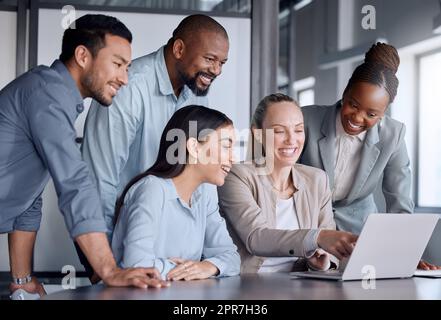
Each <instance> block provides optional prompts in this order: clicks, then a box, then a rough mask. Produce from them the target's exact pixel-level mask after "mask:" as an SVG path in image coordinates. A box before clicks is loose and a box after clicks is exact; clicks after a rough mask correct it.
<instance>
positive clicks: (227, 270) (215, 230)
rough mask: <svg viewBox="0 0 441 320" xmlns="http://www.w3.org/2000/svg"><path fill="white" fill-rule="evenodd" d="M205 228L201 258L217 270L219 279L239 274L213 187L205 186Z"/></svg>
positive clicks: (237, 263)
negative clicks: (206, 196) (206, 197)
mask: <svg viewBox="0 0 441 320" xmlns="http://www.w3.org/2000/svg"><path fill="white" fill-rule="evenodd" d="M206 190H207V195H208V202H207V204H208V205H207V226H206V229H205V241H204V251H203V258H204V261H209V262H211V263H212V264H214V265H215V266H216V267H217V269H218V270H219V274H218V276H219V277H222V276H234V275H238V274H239V272H240V256H239V253H238V252H237V247H236V246H235V245H234V243H233V240H232V239H231V236H230V234H229V233H228V230H227V226H226V223H225V220H224V219H223V218H222V217H221V216H220V214H219V201H218V196H217V190H216V187H215V186H212V185H207V186H206Z"/></svg>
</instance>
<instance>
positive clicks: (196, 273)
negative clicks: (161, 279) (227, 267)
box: [167, 258, 219, 281]
mask: <svg viewBox="0 0 441 320" xmlns="http://www.w3.org/2000/svg"><path fill="white" fill-rule="evenodd" d="M170 261H172V262H174V263H176V264H177V266H176V267H175V268H173V269H172V270H171V271H170V272H169V273H168V274H167V280H173V281H177V280H185V281H189V280H201V279H207V278H209V277H211V276H215V275H217V274H218V273H219V269H218V268H217V267H216V266H215V265H214V264H212V263H211V262H209V261H192V260H184V259H180V258H172V259H170Z"/></svg>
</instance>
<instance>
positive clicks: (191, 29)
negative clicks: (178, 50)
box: [169, 14, 228, 43]
mask: <svg viewBox="0 0 441 320" xmlns="http://www.w3.org/2000/svg"><path fill="white" fill-rule="evenodd" d="M204 31H205V32H213V33H217V34H220V35H222V36H223V37H224V38H225V39H227V40H228V33H227V31H226V30H225V28H224V27H223V26H222V25H221V24H220V23H219V22H217V21H216V20H214V19H213V18H211V17H209V16H207V15H204V14H193V15H190V16H188V17H186V18H184V19H183V20H182V21H181V22H180V23H179V25H178V26H177V27H176V29H175V30H174V31H173V36H172V38H171V39H170V41H169V43H170V42H174V41H175V40H176V39H181V40H183V41H184V42H185V41H186V40H189V39H190V38H194V36H195V34H197V33H200V32H204Z"/></svg>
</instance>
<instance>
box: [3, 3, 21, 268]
mask: <svg viewBox="0 0 441 320" xmlns="http://www.w3.org/2000/svg"><path fill="white" fill-rule="evenodd" d="M0 30H1V32H0V43H1V50H0V61H1V62H2V67H1V69H2V70H1V72H0V90H1V89H2V88H3V87H4V86H5V85H6V84H8V83H9V82H10V81H11V80H13V79H14V78H15V61H16V59H15V56H16V54H15V53H16V46H17V41H16V38H17V37H16V34H17V13H16V12H6V11H0ZM7 238H8V235H7V234H0V257H1V258H0V271H8V270H9V255H8V240H7Z"/></svg>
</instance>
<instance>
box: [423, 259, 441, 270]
mask: <svg viewBox="0 0 441 320" xmlns="http://www.w3.org/2000/svg"><path fill="white" fill-rule="evenodd" d="M418 269H420V270H441V266H437V265H434V264H431V263H429V262H426V261H424V260H421V261H420V262H419V263H418Z"/></svg>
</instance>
